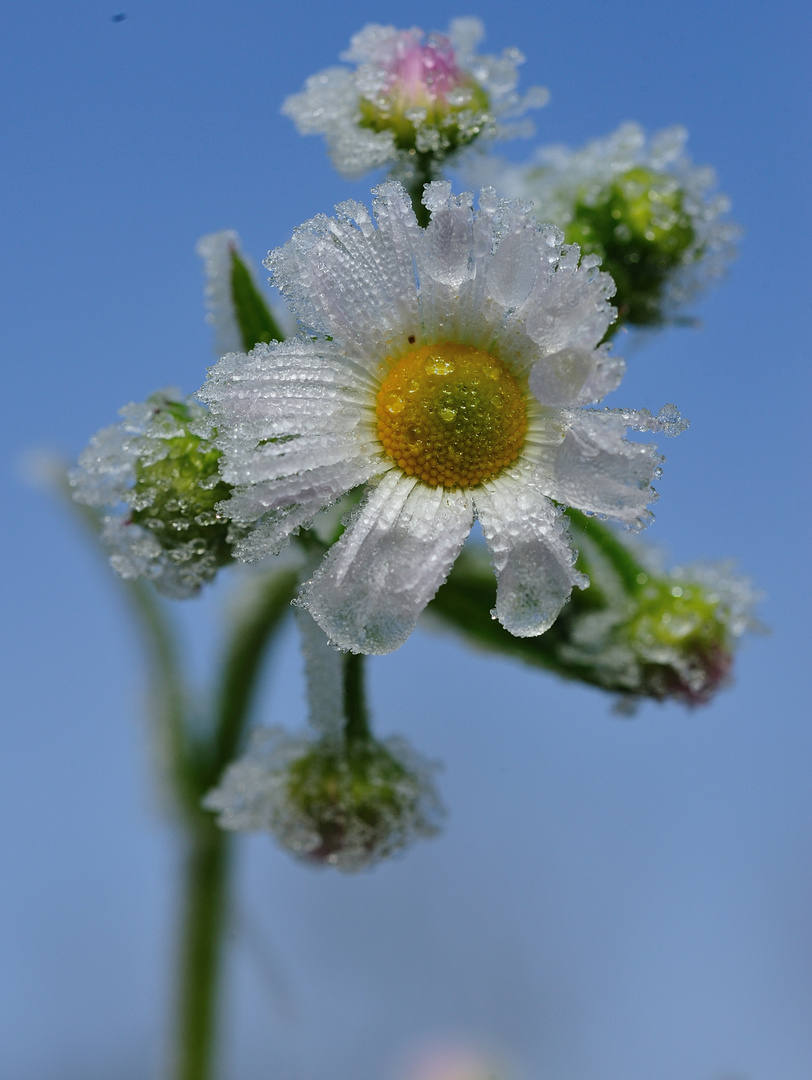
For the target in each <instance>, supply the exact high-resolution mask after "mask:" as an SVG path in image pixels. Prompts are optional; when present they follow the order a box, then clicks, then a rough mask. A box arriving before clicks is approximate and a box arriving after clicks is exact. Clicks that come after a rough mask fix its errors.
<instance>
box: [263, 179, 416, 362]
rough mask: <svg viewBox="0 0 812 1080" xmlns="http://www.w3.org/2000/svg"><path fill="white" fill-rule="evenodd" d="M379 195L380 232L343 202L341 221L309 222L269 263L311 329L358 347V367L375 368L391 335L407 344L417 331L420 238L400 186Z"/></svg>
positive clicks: (356, 208) (364, 214) (275, 278)
mask: <svg viewBox="0 0 812 1080" xmlns="http://www.w3.org/2000/svg"><path fill="white" fill-rule="evenodd" d="M377 192H378V194H377V198H376V201H375V210H376V216H377V222H378V228H377V229H375V228H373V226H372V220H371V218H370V216H369V212H368V211H367V210H366V209H365V208H364V207H363V206H361V204H360V203H344V204H342V205H341V206H340V207H338V208H337V209H338V211H339V215H340V216H338V217H336V218H327V217H325V216H324V215H319V216H318V217H315V218H313V219H312V220H311V221H309V222H306V223H305V224H304V225H302V226H301V227H300V228H298V229H297V230H296V232H295V233H294V236H293V239H292V240H291V241H290V242H289V243H288V244H286V245H285V246H284V247H283V248H279V249H277V250H276V251H273V252H271V254H270V255H269V256H268V259H267V260H266V263H265V265H266V266H267V267H268V269H269V270H271V271H272V274H273V281H274V284H276V285H278V286H279V288H280V289H281V290H282V292H283V293H284V294H285V296H286V297H287V298H288V300H289V301H290V303H291V305H292V307H293V309H294V311H295V312H296V315H297V317H298V318H299V320H300V321H301V322H302V324H303V326H304V327H305V328H306V329H307V330H308V332H315V333H318V334H326V335H329V336H331V337H333V338H334V339H335V340H336V341H337V342H340V343H341V344H342V345H343V346H345V347H346V346H350V347H355V348H356V349H357V350H358V357H359V362H361V361H363V359H364V358H371V360H372V362H373V363H374V364H375V365H377V364H378V363H380V361H381V360H382V359H383V358H384V357H385V356H386V353H387V349H389V348H391V343H392V338H393V335H395V336H396V335H402V336H403V338H404V340H405V338H406V336H407V335H408V334H410V333H414V332H415V330H416V328H417V326H418V316H417V285H416V281H415V275H414V269H413V248H414V245H415V244H416V243H418V242H419V238H420V237H421V236H422V230H420V229H419V227H418V225H417V221H416V219H415V217H414V214H413V212H412V210H411V205H410V203H409V201H408V197H407V196H406V193H405V191H404V190H403V188H401V187H400V186H399V185H396V184H384V185H382V186H381V187H380V188H378V189H377ZM398 343H399V342H398Z"/></svg>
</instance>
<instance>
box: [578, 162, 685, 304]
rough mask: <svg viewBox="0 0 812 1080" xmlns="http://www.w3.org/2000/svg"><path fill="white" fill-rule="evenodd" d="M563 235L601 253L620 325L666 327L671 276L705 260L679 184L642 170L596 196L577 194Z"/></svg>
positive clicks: (626, 175)
mask: <svg viewBox="0 0 812 1080" xmlns="http://www.w3.org/2000/svg"><path fill="white" fill-rule="evenodd" d="M564 235H565V239H566V241H567V243H568V244H578V245H579V246H580V248H581V252H582V253H583V254H584V255H596V256H597V257H598V258H599V259H600V261H601V270H605V271H606V272H607V273H609V274H611V276H612V278H613V279H614V282H615V286H616V292H615V296H614V298H613V302H614V304H615V305H616V307H617V310H618V322H617V323H616V324H615V325H616V326H618V325H623V324H624V323H630V324H632V325H634V326H647V325H652V324H657V323H661V322H662V321H663V312H662V300H663V290H664V287H665V283H666V281H667V280H668V277H669V275H670V274H671V273H672V272H673V271H674V270H676V269H677V268H678V267H679V266H681V265H682V263H683V261H684V260H685V258H686V256H688V257H689V258H690V259H696V258H699V256H700V251H699V250H697V249H696V246H695V241H696V230H695V229H694V225H693V221H692V219H691V215H690V214H689V213H688V212H687V210H686V208H685V195H684V192H683V190H682V188H681V187H680V185H679V182H678V181H677V180H676V179H675V178H674V177H673V176H669V175H667V174H666V175H664V174H661V173H655V172H652V171H651V170H650V169H644V168H642V167H640V166H637V167H635V168H633V169H628V170H627V171H626V172H624V173H622V174H621V175H620V176H618V177H617V178H616V179H615V180H614V181H613V182H612V183H611V184H610V185H609V186H608V187H607V188H605V189H604V190H603V191H602V192H601V193H600V195H598V196H597V197H596V198H593V197H590V195H589V193H588V191H587V190H586V189H584V190H582V191H581V192H578V193H577V194H576V198H575V204H574V207H573V212H572V220H571V221H570V223H569V224H568V225H567V227H566V229H565V230H564ZM689 252H690V253H691V254H690V255H688V253H689Z"/></svg>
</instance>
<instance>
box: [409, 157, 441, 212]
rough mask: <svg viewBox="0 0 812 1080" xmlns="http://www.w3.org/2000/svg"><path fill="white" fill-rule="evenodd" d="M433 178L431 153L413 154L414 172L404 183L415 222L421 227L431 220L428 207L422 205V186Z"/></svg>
mask: <svg viewBox="0 0 812 1080" xmlns="http://www.w3.org/2000/svg"><path fill="white" fill-rule="evenodd" d="M434 179H435V170H434V162H433V158H432V155H431V154H415V157H414V173H413V175H412V178H411V180H410V181H409V183H408V184H407V185H406V190H407V192H408V193H409V198H410V199H411V200H412V209H413V210H414V215H415V217H416V218H417V224H418V225H420V226H421V227H422V228H424V229H425V227H426V226H427V225H428V223H429V221H430V220H431V213H430V212H429V210H428V207H426V206H424V205H423V188H424V187H425V186H426V184H429V183H431V181H432V180H434Z"/></svg>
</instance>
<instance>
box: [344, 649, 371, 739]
mask: <svg viewBox="0 0 812 1080" xmlns="http://www.w3.org/2000/svg"><path fill="white" fill-rule="evenodd" d="M364 659H365V658H364V657H363V656H361V655H360V654H357V653H345V654H344V656H343V663H344V716H345V717H346V721H345V724H344V737H345V739H346V740H347V743H348V744H352V743H359V742H368V741H369V739H371V738H372V732H371V731H370V727H369V714H368V713H367V703H366V692H365V690H364Z"/></svg>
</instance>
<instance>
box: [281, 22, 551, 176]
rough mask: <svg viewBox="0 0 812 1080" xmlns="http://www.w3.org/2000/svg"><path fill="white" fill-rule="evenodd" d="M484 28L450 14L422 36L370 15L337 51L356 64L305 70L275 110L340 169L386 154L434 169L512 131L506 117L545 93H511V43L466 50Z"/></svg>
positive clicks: (405, 166)
mask: <svg viewBox="0 0 812 1080" xmlns="http://www.w3.org/2000/svg"><path fill="white" fill-rule="evenodd" d="M482 34H483V30H482V25H481V23H480V22H479V20H477V19H456V20H454V21H453V22H452V23H451V26H450V27H449V30H448V33H447V34H437V33H432V34H429V35H428V36H425V35H424V33H423V31H422V30H419V29H412V30H398V29H396V28H395V27H394V26H379V25H376V24H374V23H373V24H369V25H368V26H365V27H364V28H363V29H362V30H361V31H359V33H357V34H356V35H355V36H354V37H353V39H352V41H351V43H350V48H349V49H348V50H347V52H345V53H344V54H343V55H342V59H343V60H347V61H349V62H350V63H351V64H354V65H355V67H354V68H353V69H349V68H338V67H335V68H328V69H327V70H326V71H321V72H319V73H318V74H316V75H313V76H311V77H310V78H309V79H308V80H307V83H306V85H305V88H304V90H303V91H302V92H301V93H299V94H293V95H292V96H291V97H289V98H288V99H287V100H286V101H285V103H284V105H283V108H282V111H283V112H285V113H287V115H288V116H290V117H292V119H293V120H294V121H295V123H296V126H297V127H298V129H299V131H301V132H302V134H322V135H324V136H325V137H326V139H327V144H328V147H329V150H330V155H331V157H332V159H333V162H334V164H335V166H336V168H337V169H338V171H339V172H340V173H342V174H343V175H344V176H348V177H355V176H361V175H362V174H363V173H365V172H366V171H368V170H369V169H372V168H375V167H377V166H379V165H384V164H387V163H389V164H394V165H395V167H396V169H397V171H398V172H400V173H403V174H404V175H405V174H406V173H408V171H409V170H410V169H411V168H413V167H414V159H415V158H416V157H419V158H422V159H423V161H422V167H421V172H423V173H425V172H428V173H432V172H435V171H436V169H435V168H434V167H435V166H438V165H439V164H440V163H441V162H442V161H444V160H445V159H446V158H448V157H449V156H450V155H452V154H455V153H456V152H457V151H458V150H460V149H461V148H463V147H465V146H468V145H469V144H471V143H473V142H474V141H478V142H479V141H481V140H482V139H483V138H485V139H490V138H494V137H507V136H509V135H512V134H515V131H514V130H512V128H511V127H510V126H509V125H505V124H504V120H505V119H507V118H509V117H516V116H518V115H520V114H521V113H522V112H524V111H525V110H526V109H529V108H536V107H538V106H540V105H543V104H544V103H545V101H546V92H544V91H542V90H541V89H539V88H535V89H533V90H531V91H530V92H528V93H527V94H526V95H525V96H524V97H520V96H519V95H518V94H517V93H516V84H517V82H518V75H517V68H518V65H519V64H520V63H521V62H522V60H523V57H522V56H521V54H520V53H519V52H518V50H516V49H506V50H505V52H504V53H503V54H502V56H499V57H495V56H477V55H475V54H474V52H473V49H474V47H475V45H476V44H477V42H478V41H479V39H480V38H481V37H482ZM427 165H428V166H429V167H428V168H427V167H426V166H427Z"/></svg>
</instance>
